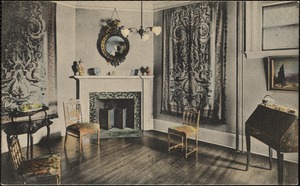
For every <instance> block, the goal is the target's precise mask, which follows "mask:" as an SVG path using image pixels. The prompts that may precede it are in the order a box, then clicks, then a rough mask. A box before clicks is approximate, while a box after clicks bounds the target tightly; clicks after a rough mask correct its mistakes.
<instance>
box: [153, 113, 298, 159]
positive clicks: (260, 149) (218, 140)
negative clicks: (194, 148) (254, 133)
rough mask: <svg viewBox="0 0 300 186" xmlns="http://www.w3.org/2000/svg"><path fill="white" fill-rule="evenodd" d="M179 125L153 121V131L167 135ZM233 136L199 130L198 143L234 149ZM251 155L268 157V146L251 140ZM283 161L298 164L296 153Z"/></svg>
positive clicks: (285, 156)
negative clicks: (172, 127) (170, 128)
mask: <svg viewBox="0 0 300 186" xmlns="http://www.w3.org/2000/svg"><path fill="white" fill-rule="evenodd" d="M176 125H180V124H179V123H174V122H169V121H164V120H158V119H154V120H153V130H156V131H159V132H163V133H167V132H168V128H169V127H171V126H176ZM235 136H236V135H235V134H233V133H227V132H222V131H216V130H211V129H206V128H200V130H199V138H198V140H199V141H202V142H206V143H210V144H215V145H220V146H223V147H227V148H231V149H236V144H235V143H236V141H235ZM240 142H242V136H241V135H240ZM239 150H240V151H244V152H245V151H246V138H245V137H244V140H243V147H241V148H240V149H239ZM251 153H253V154H258V155H262V156H266V157H268V156H269V150H268V146H267V145H266V144H264V143H262V142H260V141H259V140H256V139H255V138H251ZM276 157H277V155H276V151H274V150H273V158H276ZM284 160H286V161H289V162H293V163H298V161H299V160H298V153H285V154H284Z"/></svg>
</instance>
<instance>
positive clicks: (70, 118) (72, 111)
mask: <svg viewBox="0 0 300 186" xmlns="http://www.w3.org/2000/svg"><path fill="white" fill-rule="evenodd" d="M64 115H65V123H66V127H67V126H69V125H70V124H74V123H79V122H82V115H81V105H80V102H79V100H71V101H68V102H64Z"/></svg>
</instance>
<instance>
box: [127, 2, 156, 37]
mask: <svg viewBox="0 0 300 186" xmlns="http://www.w3.org/2000/svg"><path fill="white" fill-rule="evenodd" d="M151 31H152V32H153V33H154V34H155V35H159V34H160V33H161V27H160V26H153V27H147V28H146V29H145V30H144V29H143V1H141V26H140V29H136V28H129V29H128V28H125V27H124V26H123V27H122V29H121V33H122V35H123V36H124V37H127V36H128V35H129V33H130V32H132V33H133V34H134V35H136V34H139V35H140V36H141V39H142V40H143V41H146V40H148V39H149V33H150V32H151Z"/></svg>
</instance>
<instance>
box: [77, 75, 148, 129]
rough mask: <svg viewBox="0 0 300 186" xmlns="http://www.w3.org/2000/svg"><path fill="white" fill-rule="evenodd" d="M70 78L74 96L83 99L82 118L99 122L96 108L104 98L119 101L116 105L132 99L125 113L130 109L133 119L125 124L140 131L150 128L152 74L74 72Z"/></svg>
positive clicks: (101, 104) (105, 100)
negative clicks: (99, 74) (109, 74)
mask: <svg viewBox="0 0 300 186" xmlns="http://www.w3.org/2000/svg"><path fill="white" fill-rule="evenodd" d="M72 78H74V79H75V80H76V88H77V91H76V92H77V95H76V97H77V98H78V99H80V100H82V101H81V103H82V113H83V118H84V119H89V120H90V121H93V122H97V123H98V122H99V114H100V113H99V110H100V109H104V108H105V105H106V104H108V103H107V102H110V101H113V102H115V101H116V102H120V103H119V107H120V108H119V109H122V108H123V106H122V105H127V104H130V103H129V102H133V103H132V104H133V105H132V107H133V109H132V108H126V112H128V113H127V114H130V112H133V114H131V116H132V117H133V122H132V121H131V122H130V121H129V123H128V124H127V126H126V128H129V129H133V130H140V131H141V130H151V129H153V120H152V116H153V115H152V114H153V113H152V97H153V96H152V90H153V88H152V79H153V76H73V77H72ZM130 100H131V101H130ZM126 101H129V102H126ZM120 105H121V106H120ZM127 116H128V115H127ZM130 123H131V124H130ZM113 128H115V127H113Z"/></svg>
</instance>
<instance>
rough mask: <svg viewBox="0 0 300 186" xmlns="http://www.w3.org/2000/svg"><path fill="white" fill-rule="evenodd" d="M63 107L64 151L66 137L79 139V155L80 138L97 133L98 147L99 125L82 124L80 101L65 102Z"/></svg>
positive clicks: (80, 147)
mask: <svg viewBox="0 0 300 186" xmlns="http://www.w3.org/2000/svg"><path fill="white" fill-rule="evenodd" d="M63 106H64V116H65V125H66V137H65V143H64V148H65V149H66V142H67V137H68V135H70V136H73V137H75V138H78V139H79V153H81V149H82V148H83V146H82V138H83V137H85V136H90V135H92V134H95V133H97V137H98V145H99V144H100V125H99V124H98V123H92V122H84V121H83V118H82V112H81V104H80V100H78V99H73V100H70V101H66V102H64V104H63Z"/></svg>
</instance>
